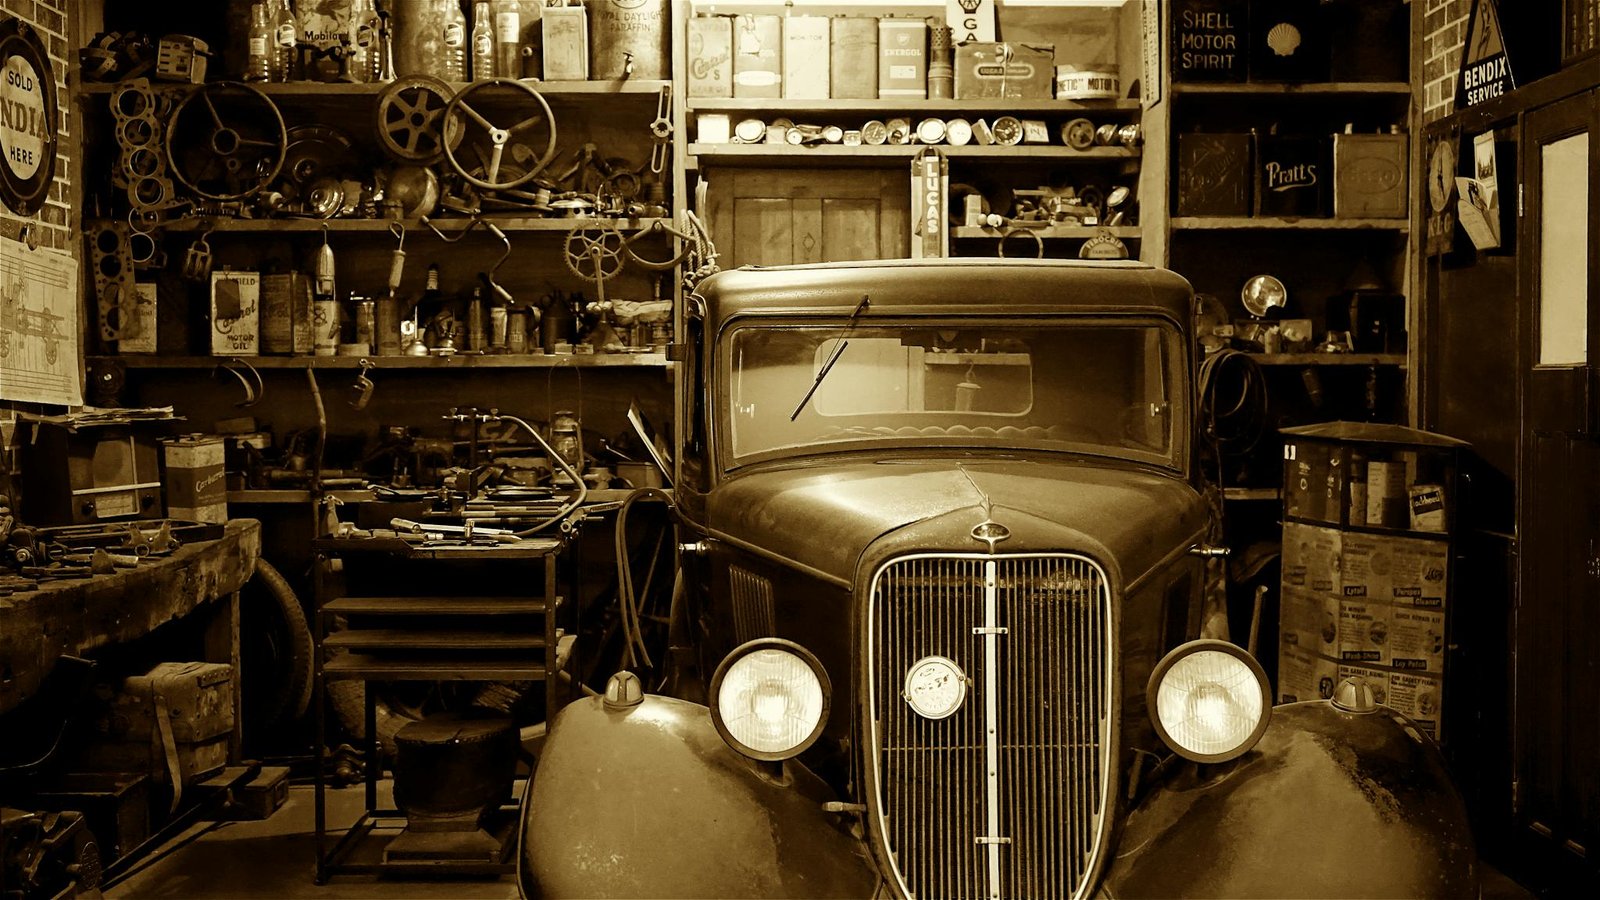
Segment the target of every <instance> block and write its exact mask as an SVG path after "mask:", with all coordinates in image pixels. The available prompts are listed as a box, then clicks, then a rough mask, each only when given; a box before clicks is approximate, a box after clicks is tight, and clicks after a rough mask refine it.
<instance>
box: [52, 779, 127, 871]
mask: <svg viewBox="0 0 1600 900" xmlns="http://www.w3.org/2000/svg"><path fill="white" fill-rule="evenodd" d="M29 803H30V804H31V805H36V806H37V807H38V808H40V809H45V810H50V811H52V812H61V811H64V810H75V811H77V812H81V813H83V815H84V818H85V819H87V820H88V823H89V830H90V831H91V832H93V833H94V839H95V843H97V844H99V845H100V858H101V860H102V861H104V862H105V863H107V864H110V863H112V862H115V861H116V860H118V859H120V858H122V857H123V856H126V855H127V854H129V853H132V852H133V851H134V850H136V849H138V847H139V845H140V844H143V843H144V842H145V839H146V838H148V837H150V778H149V776H147V775H144V774H143V773H141V772H68V773H66V774H63V775H61V776H59V777H55V778H51V779H50V781H49V783H47V784H46V785H45V786H44V787H43V788H41V789H40V790H38V791H35V792H34V793H33V794H32V796H31V797H30V798H29Z"/></svg>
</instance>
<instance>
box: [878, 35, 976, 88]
mask: <svg viewBox="0 0 1600 900" xmlns="http://www.w3.org/2000/svg"><path fill="white" fill-rule="evenodd" d="M878 96H879V97H880V98H884V99H888V98H908V97H911V98H916V99H918V100H924V99H927V96H928V23H927V22H925V21H923V20H922V19H879V20H878ZM958 96H959V95H958Z"/></svg>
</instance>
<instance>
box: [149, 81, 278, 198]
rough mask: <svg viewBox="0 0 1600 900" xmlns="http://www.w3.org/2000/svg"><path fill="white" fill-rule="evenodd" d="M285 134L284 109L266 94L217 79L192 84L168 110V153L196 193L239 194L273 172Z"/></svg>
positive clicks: (174, 171)
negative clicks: (176, 104) (192, 88)
mask: <svg viewBox="0 0 1600 900" xmlns="http://www.w3.org/2000/svg"><path fill="white" fill-rule="evenodd" d="M288 140H289V138H288V129H286V128H285V127H284V124H283V115H282V114H281V113H279V112H278V107H277V105H275V104H274V103H273V102H272V100H271V99H269V98H268V97H267V95H266V94H263V93H261V91H259V90H257V89H256V88H254V87H251V86H250V85H248V84H244V83H242V82H238V81H218V82H215V83H212V84H203V85H201V86H199V87H197V88H195V89H194V90H193V91H191V92H190V93H189V95H188V96H187V97H184V98H183V100H181V101H179V103H178V107H177V109H175V110H173V113H172V121H171V123H170V124H169V125H168V126H167V158H168V159H170V160H171V161H172V174H173V175H174V176H175V177H176V178H177V179H178V181H179V183H181V184H182V185H183V186H184V187H186V188H188V189H189V190H190V191H191V192H193V193H194V194H195V195H196V196H199V197H203V198H205V199H207V200H242V199H244V198H245V197H249V196H251V195H252V194H254V193H256V192H257V191H259V190H261V189H262V188H263V187H266V186H267V185H269V184H271V183H272V182H273V180H274V179H276V178H277V177H278V171H279V170H280V169H282V168H283V160H284V156H285V154H286V152H287V150H288Z"/></svg>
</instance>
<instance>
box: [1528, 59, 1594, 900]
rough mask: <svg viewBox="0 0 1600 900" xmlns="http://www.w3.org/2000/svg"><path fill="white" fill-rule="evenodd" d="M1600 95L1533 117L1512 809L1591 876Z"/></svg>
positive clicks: (1530, 120)
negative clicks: (1515, 774)
mask: <svg viewBox="0 0 1600 900" xmlns="http://www.w3.org/2000/svg"><path fill="white" fill-rule="evenodd" d="M1597 126H1600V94H1597V93H1596V92H1593V91H1591V92H1590V93H1588V94H1585V95H1581V96H1579V97H1575V98H1572V99H1570V100H1564V101H1562V102H1561V103H1557V104H1554V105H1552V106H1550V107H1547V108H1544V109H1541V110H1537V111H1535V112H1533V113H1530V114H1529V115H1528V116H1527V119H1526V125H1525V128H1526V131H1525V134H1524V137H1525V140H1524V142H1523V145H1524V146H1525V147H1527V148H1529V149H1528V150H1526V151H1525V153H1524V172H1523V176H1524V177H1523V184H1524V186H1525V188H1526V196H1527V210H1526V214H1525V216H1524V218H1523V221H1522V229H1523V235H1524V242H1523V246H1524V248H1525V250H1524V252H1522V253H1520V254H1519V257H1520V258H1519V263H1520V264H1521V266H1522V272H1523V277H1522V281H1523V291H1522V293H1523V296H1524V297H1526V298H1527V300H1528V302H1527V303H1526V304H1525V305H1524V315H1525V316H1527V317H1528V318H1529V320H1530V321H1529V322H1528V324H1529V326H1530V327H1529V328H1527V329H1526V334H1527V343H1526V344H1525V345H1524V347H1523V353H1524V359H1525V360H1526V361H1527V366H1526V371H1525V376H1524V382H1523V384H1524V414H1523V431H1522V467H1523V470H1522V478H1521V479H1520V488H1521V500H1522V510H1521V516H1520V524H1521V526H1522V528H1523V535H1524V537H1523V541H1522V554H1521V558H1520V569H1521V571H1520V578H1519V581H1520V591H1519V597H1518V601H1517V660H1518V672H1517V682H1516V684H1517V701H1516V702H1517V713H1518V715H1517V719H1518V728H1517V741H1516V748H1517V749H1516V755H1517V763H1518V770H1519V779H1520V787H1521V790H1520V791H1519V794H1520V803H1519V804H1518V810H1517V819H1518V822H1519V824H1520V825H1522V826H1524V827H1525V828H1526V829H1528V832H1530V833H1531V834H1532V835H1533V836H1535V838H1536V840H1538V841H1540V842H1543V843H1544V844H1545V845H1546V846H1547V847H1548V848H1549V849H1551V850H1554V851H1555V854H1556V857H1557V858H1558V859H1561V860H1563V861H1566V862H1570V863H1573V864H1574V866H1575V867H1581V868H1582V869H1584V870H1585V871H1586V877H1588V878H1591V879H1592V878H1595V877H1596V875H1597V874H1600V871H1597V868H1596V854H1597V853H1600V769H1597V767H1596V765H1595V761H1596V760H1597V759H1600V717H1597V716H1596V715H1595V710H1596V708H1597V707H1600V663H1597V659H1600V655H1597V652H1596V646H1597V645H1600V425H1597V423H1596V421H1595V420H1596V412H1595V406H1594V403H1595V398H1594V388H1595V384H1596V382H1597V380H1600V379H1596V377H1595V375H1596V367H1597V366H1600V335H1597V333H1596V331H1597V329H1596V323H1597V321H1600V318H1597V316H1596V313H1597V311H1600V290H1597V287H1596V285H1597V279H1596V272H1597V269H1600V250H1597V247H1596V243H1595V240H1594V237H1595V232H1596V229H1597V226H1600V176H1597V174H1596V173H1597V172H1600V140H1597V136H1596V134H1595V132H1596V131H1597V130H1600V127H1597Z"/></svg>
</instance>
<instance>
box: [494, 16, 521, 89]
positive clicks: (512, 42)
mask: <svg viewBox="0 0 1600 900" xmlns="http://www.w3.org/2000/svg"><path fill="white" fill-rule="evenodd" d="M489 7H490V9H491V10H493V11H494V74H495V75H496V76H497V77H499V78H516V77H518V76H519V75H521V74H522V0H492V2H491V3H490V4H489Z"/></svg>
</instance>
